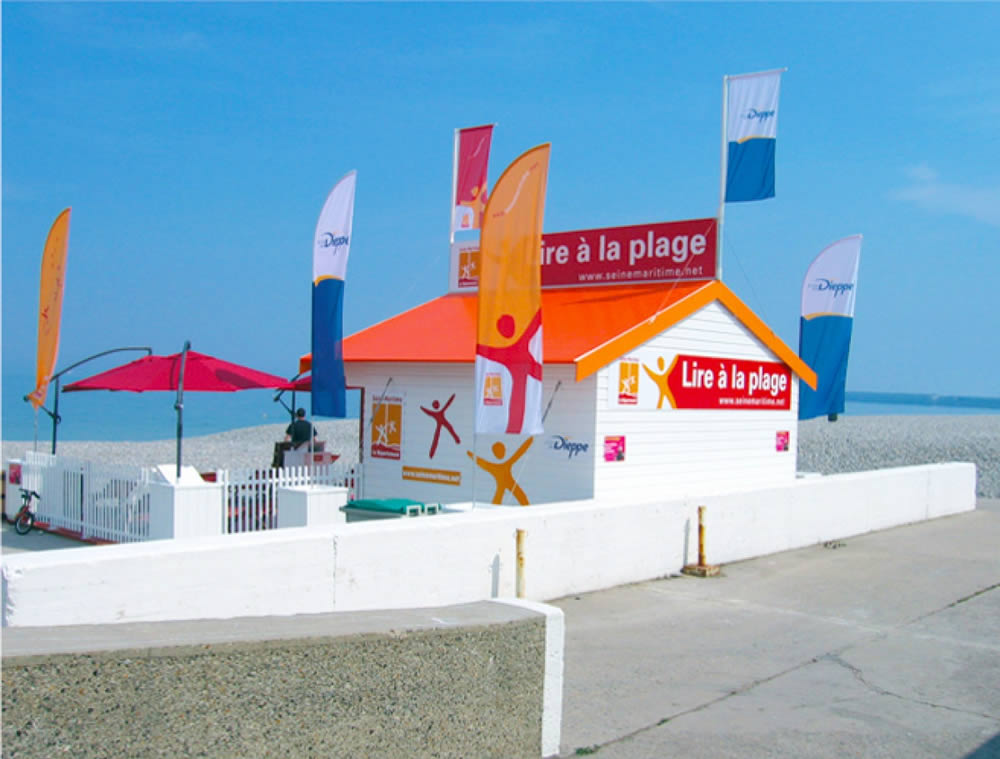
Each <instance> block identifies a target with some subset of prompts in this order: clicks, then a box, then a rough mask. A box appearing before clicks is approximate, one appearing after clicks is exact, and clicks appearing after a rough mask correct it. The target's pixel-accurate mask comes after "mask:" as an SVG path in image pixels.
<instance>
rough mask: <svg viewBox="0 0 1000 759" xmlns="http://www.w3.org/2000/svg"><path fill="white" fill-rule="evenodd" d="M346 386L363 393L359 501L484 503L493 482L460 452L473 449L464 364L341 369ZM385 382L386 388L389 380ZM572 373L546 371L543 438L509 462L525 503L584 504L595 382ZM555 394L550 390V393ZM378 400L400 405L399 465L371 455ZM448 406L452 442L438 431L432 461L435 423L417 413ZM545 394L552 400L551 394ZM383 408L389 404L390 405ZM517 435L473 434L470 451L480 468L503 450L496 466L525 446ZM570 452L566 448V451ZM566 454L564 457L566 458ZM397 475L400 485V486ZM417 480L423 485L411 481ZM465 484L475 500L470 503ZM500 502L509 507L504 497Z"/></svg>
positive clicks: (509, 498)
mask: <svg viewBox="0 0 1000 759" xmlns="http://www.w3.org/2000/svg"><path fill="white" fill-rule="evenodd" d="M346 373H347V382H348V384H349V385H351V386H354V387H357V386H362V387H364V389H365V401H364V403H365V408H364V416H365V421H364V430H363V437H364V456H365V459H364V468H365V469H364V472H365V474H364V497H365V498H393V497H406V498H413V499H416V500H420V501H425V502H434V503H443V504H447V503H468V502H469V501H472V500H475V501H477V502H481V503H491V502H492V501H493V499H494V495H495V493H496V489H497V488H496V480H495V479H494V477H493V476H492V475H491V474H489V473H488V472H486V471H485V470H483V469H480V468H478V467H475V465H474V464H473V462H472V459H471V458H470V457H469V455H468V452H469V451H471V450H472V443H473V427H474V424H473V418H474V416H473V415H474V403H473V394H474V393H473V389H474V388H473V385H474V379H473V368H472V364H471V363H470V364H434V363H403V362H401V363H361V362H358V363H348V364H347V366H346ZM390 377H391V378H392V382H391V383H389V384H388V388H387V389H386V383H387V382H388V380H389V378H390ZM574 377H575V367H572V366H569V365H546V366H545V370H544V381H543V396H542V398H543V403H544V404H546V405H547V404H548V403H549V401H550V400H551V402H552V405H551V407H550V408H549V414H548V416H547V418H546V420H545V434H544V435H540V436H537V437H535V439H534V440H533V441H532V443H531V445H530V447H529V448H528V449H527V451H526V452H525V453H524V454H523V455H522V456H521V457H520V458H519V459H518V460H517V461H516V462H515V464H514V466H513V472H514V475H515V479H516V481H517V482H518V484H519V485H520V486H521V488H522V490H523V491H524V493H525V495H526V496H527V498H528V500H529V501H530V502H531V503H549V502H553V501H564V500H576V499H582V498H590V497H592V496H593V490H594V461H595V455H596V454H597V453H599V452H595V449H594V445H593V442H594V425H595V417H596V403H595V398H596V387H597V385H596V377H590V378H588V379H586V380H584V381H583V382H579V383H578V382H576V381H575V379H574ZM557 385H558V386H559V387H558V391H556V386H557ZM383 392H384V393H385V395H386V397H387V398H389V399H397V398H398V399H400V400H401V401H402V405H403V410H402V439H401V441H400V442H401V446H400V457H399V459H391V458H376V457H373V456H372V435H373V425H372V409H373V407H374V406H375V405H376V403H377V400H376V399H377V398H378V397H379V396H381V395H382V394H383ZM453 393H454V394H455V400H454V401H453V402H452V403H451V405H450V406H449V407H448V409H447V413H446V415H445V418H446V419H447V420H448V421H449V422H450V423H451V425H452V427H454V429H455V432H456V433H457V434H458V437H459V439H460V441H461V442H460V443H456V442H455V440H454V438H453V437H452V436H451V434H450V433H449V432H448V431H447V430H446V429H442V430H441V432H440V435H439V439H438V445H437V449H436V451H435V452H434V457H433V458H431V456H430V448H431V444H432V442H433V438H434V430H435V427H436V424H437V423H436V422H435V421H434V419H432V418H431V417H430V416H429V415H428V414H426V413H425V412H424V411H422V410H421V407H423V408H425V409H431V410H433V408H434V407H433V403H434V402H435V401H437V402H438V407H439V408H440V407H443V406H444V405H445V404H446V403H448V399H449V398H450V397H451V395H452V394H453ZM553 393H555V394H554V395H553ZM391 402H395V401H394V400H393V401H391ZM528 439H529V437H528V436H523V435H478V436H476V452H477V453H478V455H479V456H480V457H481V458H483V459H485V460H487V461H491V462H494V461H497V458H496V456H495V455H494V452H493V450H492V448H493V445H494V444H495V443H498V442H499V443H502V444H503V446H504V451H503V459H504V460H507V459H509V458H510V457H511V456H512V455H513V454H514V453H515V452H516V451H517V450H518V448H519V447H520V446H521V445H522V444H523V443H524V442H525V441H526V440H528ZM570 443H572V444H574V445H567V444H570ZM571 454H572V455H571ZM440 473H457V479H458V481H459V483H460V484H457V485H455V484H445V483H443V482H435V481H432V480H430V479H429V478H430V477H446V476H450V477H451V478H452V481H453V482H454V481H455V479H456V478H455V476H454V475H448V474H440ZM404 474H405V475H406V477H407V478H406V479H404ZM414 477H424V478H427V479H413V478H414ZM473 482H474V483H475V498H473V490H472V488H473ZM502 503H505V504H511V505H516V504H517V503H518V501H517V499H516V498H514V496H513V495H512V493H511V492H510V491H505V492H504V493H503V498H502Z"/></svg>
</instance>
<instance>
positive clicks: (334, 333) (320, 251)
mask: <svg viewBox="0 0 1000 759" xmlns="http://www.w3.org/2000/svg"><path fill="white" fill-rule="evenodd" d="M356 181H357V172H356V171H351V172H348V173H347V174H346V175H345V176H344V178H343V179H341V180H340V181H339V182H337V184H336V185H334V188H333V189H332V190H331V191H330V194H329V196H328V197H327V199H326V203H325V204H324V205H323V210H322V212H320V215H319V222H318V223H317V224H316V237H315V239H314V240H313V294H312V413H313V416H334V417H340V418H343V417H345V416H347V391H346V387H345V386H346V384H347V383H346V381H345V378H344V351H343V340H344V278H345V276H346V274H347V255H348V253H349V252H350V249H351V225H352V224H353V222H354V186H355V184H356Z"/></svg>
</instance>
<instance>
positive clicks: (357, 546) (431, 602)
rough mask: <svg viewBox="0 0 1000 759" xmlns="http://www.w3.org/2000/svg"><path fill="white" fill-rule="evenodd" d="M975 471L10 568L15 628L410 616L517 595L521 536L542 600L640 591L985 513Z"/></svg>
mask: <svg viewBox="0 0 1000 759" xmlns="http://www.w3.org/2000/svg"><path fill="white" fill-rule="evenodd" d="M975 502H976V501H975V466H974V465H972V464H936V465H928V466H919V467H906V468H900V469H888V470H880V471H875V472H865V473H859V474H845V475H834V476H829V477H809V478H804V479H799V480H796V481H794V482H792V483H790V484H788V485H787V486H784V487H780V488H770V489H765V490H757V491H749V492H745V493H739V494H722V495H712V496H705V497H701V498H691V499H686V500H674V501H662V502H659V503H657V502H652V503H636V504H620V503H609V502H599V501H580V502H572V503H560V504H551V505H545V506H538V507H533V508H520V507H504V506H495V507H481V508H477V509H476V510H474V511H467V512H459V513H452V514H443V515H438V516H426V517H417V518H412V519H399V520H379V521H373V522H360V523H353V524H343V525H330V526H326V527H318V528H301V529H299V528H292V529H288V530H276V531H272V532H269V533H256V534H246V535H230V536H224V537H221V538H206V539H197V540H195V539H191V540H176V541H159V542H153V543H145V544H133V545H122V546H102V547H88V548H80V549H70V550H65V551H54V552H50V553H39V554H20V555H15V556H10V557H5V558H4V560H3V622H4V624H5V625H14V626H30V625H68V624H100V623H108V622H129V621H144V620H163V619H199V618H225V617H235V616H254V615H284V614H299V613H312V612H321V611H351V610H361V609H386V608H414V607H424V606H442V605H449V604H455V603H462V602H465V601H474V600H482V599H488V598H503V597H510V596H513V595H514V580H515V576H514V540H515V537H514V536H515V530H517V529H524V530H526V531H527V537H526V546H525V551H526V594H527V597H528V598H529V599H532V600H547V599H554V598H560V597H562V596H565V595H569V594H572V593H579V592H585V591H591V590H598V589H601V588H607V587H611V586H615V585H619V584H622V583H628V582H636V581H640V580H646V579H650V578H654V577H661V576H663V575H665V574H668V573H671V572H676V571H678V570H679V569H680V568H681V567H682V566H683V565H684V564H686V563H692V562H694V561H695V560H696V558H697V507H698V506H699V505H704V506H706V507H707V514H706V523H707V530H708V541H707V553H708V556H707V559H708V561H709V562H710V563H724V562H731V561H736V560H738V559H745V558H749V557H752V556H759V555H763V554H767V553H773V552H775V551H783V550H787V549H791V548H796V547H800V546H806V545H811V544H815V543H818V542H822V541H825V540H832V539H835V538H842V537H847V536H850V535H856V534H860V533H864V532H868V531H870V530H876V529H883V528H886V527H892V526H896V525H900V524H906V523H909V522H915V521H919V520H923V519H928V518H933V517H938V516H944V515H947V514H954V513H959V512H962V511H969V510H972V509H974V508H975Z"/></svg>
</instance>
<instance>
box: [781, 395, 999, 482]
mask: <svg viewBox="0 0 1000 759" xmlns="http://www.w3.org/2000/svg"><path fill="white" fill-rule="evenodd" d="M944 461H971V462H972V463H974V464H975V465H976V472H977V484H976V494H977V495H978V496H979V497H981V498H1000V414H968V415H957V416H945V415H936V414H935V415H925V416H920V415H913V416H855V417H846V416H842V417H841V418H840V419H838V420H837V421H836V422H833V423H831V422H828V421H826V419H824V418H819V419H810V420H808V421H805V422H800V423H799V464H798V468H799V471H800V472H822V473H823V474H835V473H837V472H861V471H865V470H867V469H886V468H888V467H894V466H908V465H914V464H935V463H939V462H944Z"/></svg>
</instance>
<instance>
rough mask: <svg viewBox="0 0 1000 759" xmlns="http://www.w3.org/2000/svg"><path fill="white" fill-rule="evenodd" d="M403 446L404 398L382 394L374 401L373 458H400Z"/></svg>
mask: <svg viewBox="0 0 1000 759" xmlns="http://www.w3.org/2000/svg"><path fill="white" fill-rule="evenodd" d="M402 447H403V399H402V397H400V396H394V397H389V396H382V397H378V398H375V399H374V400H373V401H372V448H371V456H372V458H373V459H395V460H397V461H398V460H399V458H400V454H401V452H402Z"/></svg>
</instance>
